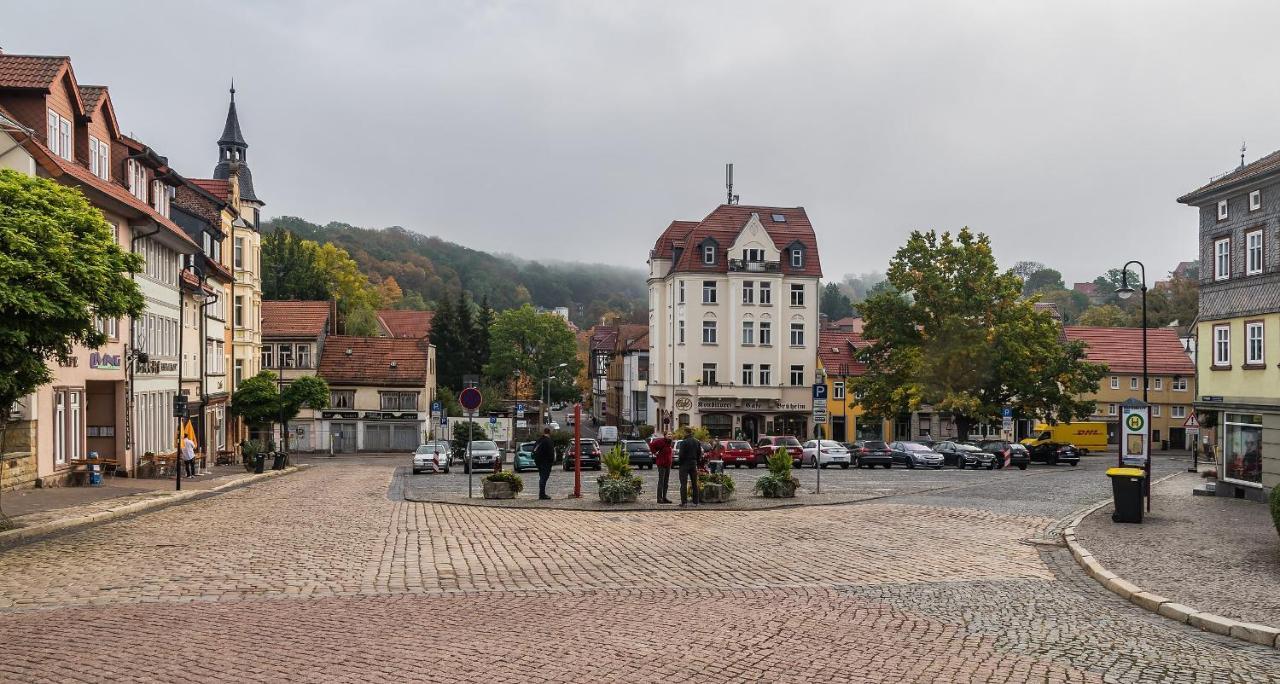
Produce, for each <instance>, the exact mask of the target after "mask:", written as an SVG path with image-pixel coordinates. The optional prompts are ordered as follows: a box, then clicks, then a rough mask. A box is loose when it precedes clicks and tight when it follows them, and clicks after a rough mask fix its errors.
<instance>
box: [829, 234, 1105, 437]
mask: <svg viewBox="0 0 1280 684" xmlns="http://www.w3.org/2000/svg"><path fill="white" fill-rule="evenodd" d="M888 282H889V285H890V287H891V290H889V291H882V292H880V293H879V294H876V295H874V296H872V297H870V298H868V299H867V300H866V301H865V302H863V303H862V305H861V307H860V308H861V310H862V314H863V318H864V320H865V328H864V336H865V337H866V338H867V339H868V340H871V341H872V342H871V344H869V345H868V346H867V347H865V348H863V349H862V350H860V351H859V356H860V359H861V360H862V361H863V362H865V363H866V364H867V366H868V369H867V373H866V374H865V375H864V376H863V377H861V378H859V379H858V380H856V381H855V382H854V389H855V391H857V392H860V393H861V395H862V397H863V398H862V404H863V406H864V407H865V408H866V409H867V411H868V413H871V414H876V415H883V416H893V415H899V414H903V413H909V412H912V411H916V410H918V409H919V408H920V407H921V406H925V405H928V406H931V407H932V409H933V410H935V411H939V412H945V413H951V414H952V415H953V416H955V420H956V423H957V426H958V428H959V430H960V434H961V435H962V436H966V435H967V434H968V433H969V430H970V429H971V428H972V427H973V426H974V425H976V424H979V423H987V422H993V421H995V420H997V419H998V418H999V417H1000V414H1001V409H1002V408H1003V407H1005V406H1010V407H1013V408H1014V409H1015V412H1017V413H1018V414H1020V415H1022V416H1026V417H1039V418H1045V419H1047V420H1062V421H1069V420H1074V419H1076V418H1081V417H1085V416H1088V415H1090V414H1092V412H1093V402H1092V401H1086V400H1081V399H1079V397H1080V396H1081V395H1083V394H1086V393H1089V392H1092V391H1094V390H1096V389H1097V386H1098V380H1099V379H1100V378H1101V377H1102V374H1103V372H1104V368H1103V367H1102V366H1098V365H1095V364H1091V363H1088V362H1087V361H1086V360H1085V349H1084V345H1083V344H1082V343H1079V342H1063V341H1062V340H1061V337H1060V334H1061V330H1060V328H1059V327H1058V324H1057V322H1056V321H1055V320H1054V318H1053V316H1052V315H1050V314H1049V313H1048V312H1045V311H1037V310H1036V309H1035V305H1034V302H1032V301H1030V300H1027V299H1024V298H1023V297H1022V296H1021V295H1022V279H1021V278H1020V277H1019V276H1018V275H1017V274H1015V273H1014V272H1013V271H1007V272H1004V273H1001V272H1000V271H999V270H998V269H997V267H996V261H995V258H994V256H993V255H992V252H991V243H990V240H989V239H988V238H987V236H985V235H982V234H975V233H973V232H971V231H970V230H969V229H968V228H965V229H963V230H961V231H960V232H959V233H958V234H956V235H955V236H954V237H953V236H952V235H951V234H950V233H943V234H941V235H938V234H937V233H936V232H934V231H929V232H919V231H916V232H913V233H912V234H911V236H910V237H909V238H908V240H907V244H906V245H904V246H903V247H902V248H901V249H899V250H898V252H897V254H896V255H895V256H894V258H893V260H892V262H891V263H890V266H889V273H888Z"/></svg>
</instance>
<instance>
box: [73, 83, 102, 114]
mask: <svg viewBox="0 0 1280 684" xmlns="http://www.w3.org/2000/svg"><path fill="white" fill-rule="evenodd" d="M106 93H107V87H106V86H99V85H82V86H80V99H82V100H84V110H85V111H86V112H92V111H93V110H94V108H95V107H97V106H98V100H100V99H102V96H103V95H105V94H106Z"/></svg>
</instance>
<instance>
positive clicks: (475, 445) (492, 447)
mask: <svg viewBox="0 0 1280 684" xmlns="http://www.w3.org/2000/svg"><path fill="white" fill-rule="evenodd" d="M468 454H469V455H468ZM462 458H463V459H464V460H463V462H462V472H464V473H469V472H471V471H472V470H496V467H497V466H498V465H500V464H501V463H502V450H501V449H499V448H498V444H497V442H494V441H491V440H487V439H477V440H473V441H472V442H471V443H470V445H468V451H464V452H463V455H462Z"/></svg>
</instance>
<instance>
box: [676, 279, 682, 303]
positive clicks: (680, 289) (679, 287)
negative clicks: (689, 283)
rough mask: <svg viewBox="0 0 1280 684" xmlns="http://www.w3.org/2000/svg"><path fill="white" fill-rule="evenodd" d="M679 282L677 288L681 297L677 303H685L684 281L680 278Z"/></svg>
mask: <svg viewBox="0 0 1280 684" xmlns="http://www.w3.org/2000/svg"><path fill="white" fill-rule="evenodd" d="M677 283H678V287H677V288H676V289H677V290H678V292H679V298H678V299H677V303H680V304H684V281H683V280H680V281H677Z"/></svg>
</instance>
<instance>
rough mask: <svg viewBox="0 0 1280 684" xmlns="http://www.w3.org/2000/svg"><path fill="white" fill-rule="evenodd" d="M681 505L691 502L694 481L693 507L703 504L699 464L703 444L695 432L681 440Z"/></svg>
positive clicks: (690, 432)
mask: <svg viewBox="0 0 1280 684" xmlns="http://www.w3.org/2000/svg"><path fill="white" fill-rule="evenodd" d="M679 449H680V505H681V506H682V507H683V506H685V505H686V504H688V502H689V491H690V487H689V484H690V481H692V485H693V487H692V491H693V505H694V506H697V505H698V504H700V503H702V490H701V489H700V488H699V487H698V462H699V461H701V460H702V442H699V441H698V439H697V438H696V437H694V436H693V431H692V430H691V431H689V434H687V435H685V438H684V439H682V440H680V447H679Z"/></svg>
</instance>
